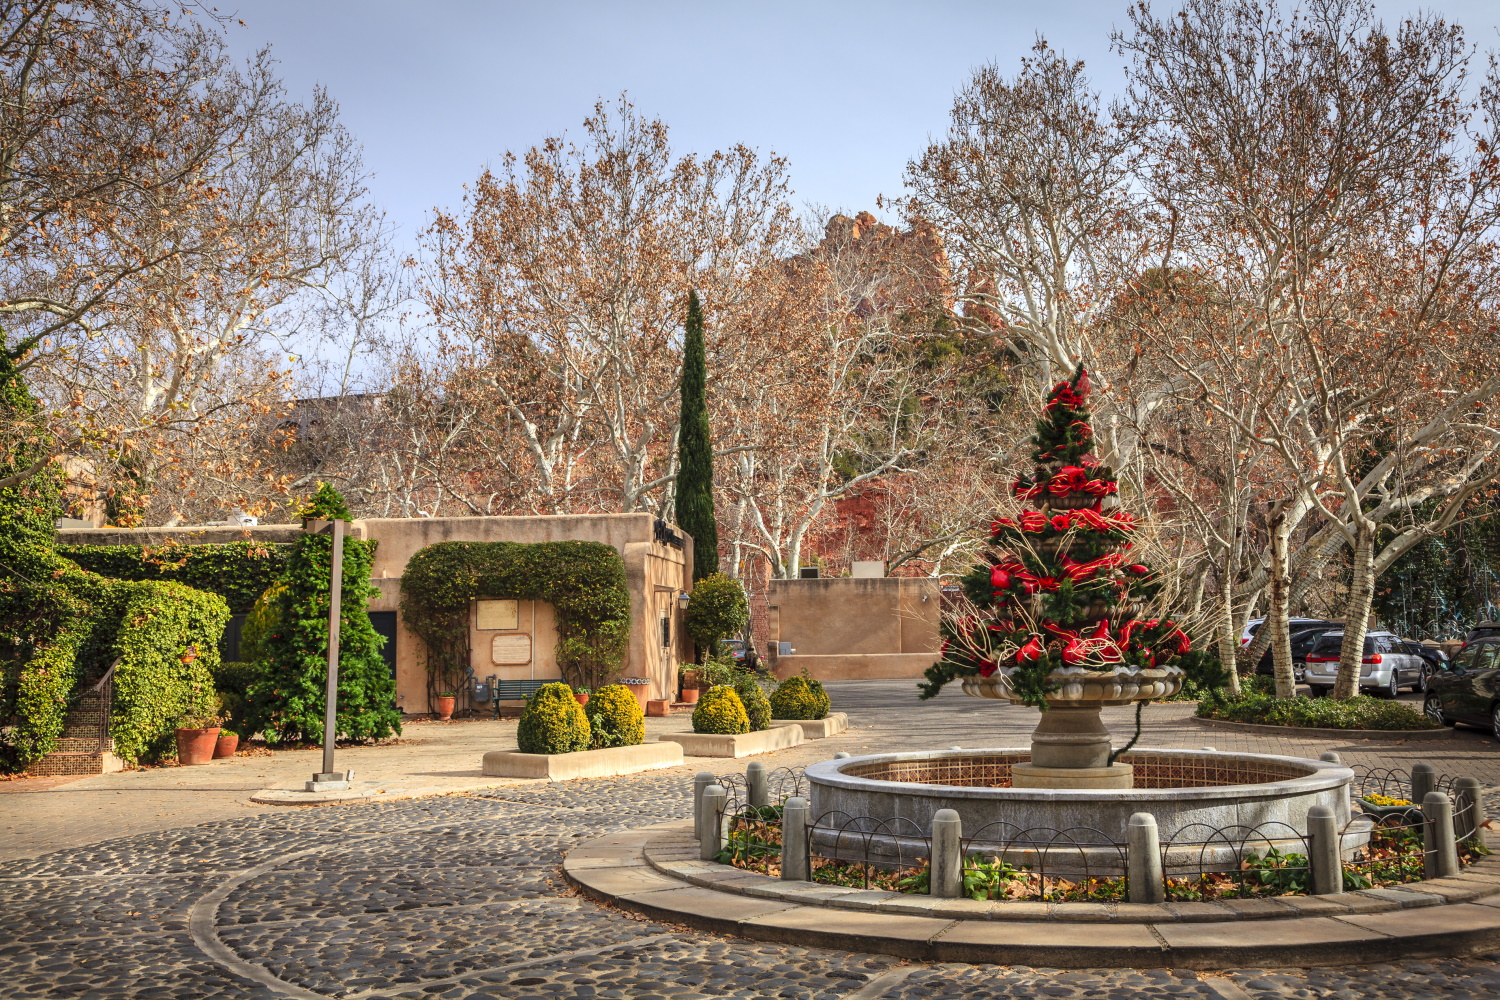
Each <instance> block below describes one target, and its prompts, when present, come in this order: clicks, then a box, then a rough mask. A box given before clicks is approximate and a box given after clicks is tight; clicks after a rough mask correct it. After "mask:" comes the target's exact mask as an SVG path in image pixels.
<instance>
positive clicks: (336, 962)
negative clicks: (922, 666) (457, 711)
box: [0, 682, 1500, 1000]
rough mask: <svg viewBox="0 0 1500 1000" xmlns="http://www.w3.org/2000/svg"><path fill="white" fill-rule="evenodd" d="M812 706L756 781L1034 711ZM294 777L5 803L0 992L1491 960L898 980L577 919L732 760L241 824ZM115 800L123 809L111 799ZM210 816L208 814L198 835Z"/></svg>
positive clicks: (853, 700) (890, 696) (1249, 979)
mask: <svg viewBox="0 0 1500 1000" xmlns="http://www.w3.org/2000/svg"><path fill="white" fill-rule="evenodd" d="M831 688H832V694H833V698H834V701H835V706H836V707H837V708H840V709H843V710H846V711H848V712H849V713H850V716H851V721H852V722H853V723H854V724H855V727H856V728H855V729H854V730H853V731H851V732H850V733H849V734H847V735H845V736H842V737H838V738H835V739H832V740H825V741H819V742H816V743H812V744H808V745H806V746H804V747H799V748H795V749H792V750H787V751H782V752H780V753H777V754H774V755H770V757H769V758H768V759H767V763H768V764H771V765H772V766H783V765H801V764H806V763H809V762H812V761H815V760H821V759H826V758H827V757H828V756H830V755H831V754H832V753H833V752H834V751H835V750H840V749H843V750H848V751H850V752H851V753H855V754H858V753H861V752H875V751H883V750H897V749H918V748H930V747H947V746H955V745H956V746H966V747H979V746H1007V745H1008V746H1024V745H1025V743H1026V736H1027V734H1028V733H1029V732H1030V729H1031V727H1032V725H1034V723H1035V713H1033V712H1030V711H1029V710H1026V709H1021V708H1012V707H1010V706H1004V705H999V704H994V703H988V702H981V701H976V700H971V699H967V698H965V697H963V696H962V695H961V694H959V693H958V692H957V691H953V692H949V693H946V694H944V695H943V696H942V697H941V698H939V699H938V700H936V701H935V702H929V703H919V702H916V701H915V698H914V697H913V695H912V693H911V692H912V688H911V686H910V684H909V683H907V682H861V683H846V684H837V685H832V686H831ZM1190 708H1191V707H1190V706H1186V705H1154V706H1151V707H1150V708H1148V709H1147V712H1146V725H1147V736H1146V738H1144V739H1143V741H1142V743H1143V745H1148V746H1164V747H1200V746H1215V747H1217V748H1219V749H1246V750H1260V751H1263V752H1269V753H1292V754H1302V755H1311V756H1316V755H1317V753H1319V752H1321V751H1322V750H1324V749H1336V750H1338V751H1339V752H1340V753H1341V754H1343V755H1344V759H1345V760H1346V761H1350V762H1354V763H1366V764H1370V765H1372V766H1399V767H1405V766H1409V764H1410V763H1411V762H1412V761H1414V760H1419V759H1420V760H1430V761H1432V762H1433V763H1435V764H1436V765H1437V767H1438V770H1439V771H1441V772H1445V773H1450V774H1471V775H1475V776H1477V777H1479V778H1480V779H1481V781H1482V782H1484V783H1485V784H1486V785H1495V784H1500V769H1497V760H1500V759H1497V752H1500V745H1497V744H1496V743H1495V742H1494V740H1493V739H1492V738H1490V737H1488V736H1487V735H1486V734H1480V733H1477V732H1470V733H1462V734H1460V735H1459V737H1458V738H1456V739H1454V740H1451V741H1443V742H1439V743H1412V744H1406V745H1401V744H1384V743H1370V744H1366V743H1362V742H1359V741H1339V740H1333V741H1306V740H1304V741H1292V740H1283V739H1279V738H1270V737H1258V736H1235V737H1233V738H1231V737H1229V736H1227V735H1226V734H1224V733H1222V732H1220V731H1210V730H1207V729H1203V728H1201V727H1199V726H1197V725H1196V724H1194V723H1192V722H1191V721H1189V720H1188V718H1187V716H1188V715H1189V714H1190ZM1107 719H1108V721H1109V723H1110V725H1111V727H1112V728H1113V729H1114V731H1115V733H1116V735H1117V737H1119V739H1120V740H1121V741H1123V739H1124V738H1125V734H1126V732H1127V729H1128V727H1129V723H1130V710H1128V709H1121V710H1112V711H1110V712H1109V713H1107ZM480 725H482V726H483V727H484V728H482V729H481V728H474V729H472V730H466V729H465V727H463V726H455V727H448V728H447V729H446V730H444V731H443V733H444V735H442V736H432V737H426V736H425V735H423V730H424V727H422V726H413V727H410V730H409V733H408V735H412V736H416V737H418V738H423V739H430V740H431V742H428V743H422V744H408V745H406V746H407V749H406V750H404V751H402V753H403V754H405V755H406V759H407V760H408V761H416V762H424V761H425V763H423V764H422V766H426V767H430V768H431V769H432V770H434V771H439V770H442V769H443V767H440V766H439V762H440V761H451V762H452V764H453V767H452V770H453V771H454V772H455V774H456V776H455V777H454V779H453V780H455V781H459V780H467V779H468V778H470V777H472V775H471V772H472V770H473V767H472V764H470V766H464V765H465V764H466V758H465V757H464V755H465V754H469V753H471V752H475V751H476V749H477V746H470V745H469V744H470V742H473V743H474V744H476V745H482V746H483V748H484V749H495V748H497V746H498V745H499V744H501V743H505V744H506V745H513V736H514V724H513V723H493V722H492V723H484V724H480ZM664 728H686V720H685V719H684V718H682V717H675V718H672V719H667V720H658V721H655V722H653V730H656V731H660V730H661V729H664ZM430 731H432V732H438V731H437V730H435V729H434V730H430ZM455 733H457V734H458V735H454V734H455ZM424 747H425V748H426V749H425V751H424V750H423V748H424ZM397 750H402V748H400V747H397V748H384V751H382V749H381V748H367V749H366V750H360V751H351V755H353V756H354V757H356V758H361V755H362V759H363V761H364V762H365V763H364V764H356V766H367V767H371V768H375V767H387V768H393V767H396V766H397V764H394V763H392V761H397V760H400V759H401V757H402V754H396V753H394V751H397ZM419 751H421V752H419ZM382 753H384V757H382ZM284 758H290V759H289V760H288V759H284ZM312 760H313V758H312V756H311V755H309V754H287V755H278V757H276V758H241V759H239V760H237V761H235V762H232V763H230V764H229V765H227V766H223V767H219V768H195V769H191V770H190V771H184V772H180V773H178V774H177V775H176V780H177V782H178V784H175V785H173V784H170V783H169V784H167V785H165V786H163V785H161V784H159V783H160V782H164V781H166V780H167V777H171V776H172V775H171V772H169V771H156V772H137V773H136V774H137V775H138V777H135V778H132V776H131V775H112V776H104V777H101V778H97V779H88V781H87V782H79V783H74V784H72V785H62V786H60V787H57V788H54V789H52V790H49V791H34V792H20V793H10V794H0V813H3V821H0V827H8V828H9V831H8V832H5V833H4V836H3V837H0V849H3V850H4V851H5V856H6V857H7V858H8V860H6V861H4V862H3V863H0V983H3V984H4V988H3V990H0V995H3V996H4V997H6V998H10V997H90V998H92V997H98V998H135V997H142V998H144V997H182V998H199V997H258V998H269V997H301V998H304V1000H306V998H314V997H329V996H356V997H357V996H371V997H374V996H382V997H383V996H399V997H408V998H412V1000H416V998H419V997H421V998H427V997H444V998H447V997H453V998H460V997H462V998H480V997H494V998H501V997H504V998H523V997H578V998H611V997H620V998H631V1000H657V998H660V1000H666V998H682V1000H691V998H698V997H786V998H815V997H848V998H852V1000H874V998H887V1000H895V998H912V1000H916V998H923V1000H928V998H932V1000H942V998H949V997H952V998H958V997H963V998H966V1000H968V998H975V1000H984V998H991V997H997V998H998V997H1037V996H1044V997H1046V996H1055V997H1090V998H1093V997H1174V996H1175V997H1205V998H1213V997H1219V998H1224V997H1228V998H1234V1000H1239V998H1243V997H1245V996H1252V997H1271V996H1275V997H1282V996H1300V997H1338V998H1349V1000H1353V998H1356V997H1424V998H1425V997H1439V996H1443V997H1452V996H1487V995H1491V994H1492V993H1493V992H1494V991H1495V990H1496V989H1497V988H1500V955H1496V956H1488V957H1481V958H1474V959H1469V960H1465V961H1456V960H1455V961H1442V962H1430V963H1418V962H1399V961H1394V962H1393V964H1390V965H1384V966H1379V967H1375V968H1367V969H1321V970H1320V969H1313V970H1245V971H1242V972H1237V973H1233V974H1232V975H1230V976H1227V977H1224V976H1213V975H1208V974H1200V973H1195V972H1187V971H1175V970H1169V969H1143V970H1115V971H1099V972H1088V971H1084V972H1067V973H1064V972H1058V971H1056V970H1037V969H1028V968H1019V967H1001V966H977V967H976V966H946V965H937V966H927V965H922V964H901V963H899V962H897V961H896V960H893V959H889V958H885V957H877V956H870V955H860V954H847V953H841V952H829V951H820V950H817V949H807V948H795V947H789V946H784V945H772V944H759V943H755V942H749V941H742V940H737V939H726V938H719V937H715V936H712V935H707V934H700V933H696V932H693V931H688V930H685V929H682V928H678V927H671V926H666V925H660V924H655V923H652V922H650V921H646V920H643V919H639V918H637V917H634V916H632V915H628V914H624V913H621V912H619V911H615V910H611V909H608V908H603V907H599V906H596V905H594V904H593V903H590V902H588V901H585V900H582V899H579V898H578V897H577V896H575V895H574V894H572V893H571V892H570V891H569V889H568V888H567V887H566V885H565V884H564V883H563V882H562V880H561V878H560V876H559V875H558V874H557V866H558V864H559V862H560V860H561V858H562V856H563V855H564V854H565V853H566V851H567V850H568V848H569V846H570V845H571V844H572V843H574V842H576V841H577V840H578V839H579V838H585V837H592V836H596V835H599V834H602V833H605V832H608V831H610V830H617V829H623V828H628V827H634V826H641V825H646V824H649V823H654V822H659V821H661V820H665V819H673V818H681V817H685V816H686V815H687V813H688V798H687V793H688V785H689V782H690V778H691V775H692V773H694V772H696V771H698V770H700V769H705V768H706V769H710V770H714V771H717V772H720V773H723V772H725V771H728V770H743V767H744V763H745V762H744V761H739V762H726V761H707V760H693V761H690V762H689V764H688V766H686V767H684V768H681V769H674V770H672V771H666V772H654V773H650V774H645V775H638V776H633V777H628V778H616V779H602V780H596V781H578V782H565V783H560V784H550V783H511V784H507V785H505V786H503V787H497V788H494V789H491V790H488V791H479V792H468V793H464V794H457V795H449V796H444V797H438V798H426V799H413V800H406V801H399V802H380V803H373V804H361V805H349V806H330V807H323V808H295V809H289V808H280V809H274V808H262V807H256V808H251V807H249V806H247V805H244V804H243V801H242V800H243V798H244V796H245V795H247V794H248V792H249V791H250V790H253V788H254V787H260V785H263V784H264V783H265V779H264V778H262V777H260V776H261V775H263V774H270V773H272V772H271V771H270V770H266V768H267V767H268V766H269V765H272V764H274V765H275V766H276V767H286V768H288V771H287V773H288V774H292V773H297V772H299V771H300V770H302V769H305V768H306V766H307V764H308V763H310V762H312ZM382 761H384V763H382ZM445 766H446V765H445ZM257 768H259V769H260V770H256V769H257ZM164 775H165V776H167V777H163V776H164ZM132 781H135V782H137V783H136V784H134V785H131V784H130V783H131V782H132ZM119 784H123V785H124V786H125V787H124V788H120V787H112V785H119ZM79 786H83V787H82V789H81V790H80V789H79ZM69 789H75V791H72V792H70V791H69ZM110 796H114V797H117V798H124V799H125V800H126V801H127V802H128V803H131V804H133V807H134V808H135V809H137V810H139V811H140V813H141V815H140V818H139V821H138V823H137V826H135V827H132V828H130V829H129V830H123V831H122V830H121V829H119V828H117V827H112V825H111V820H110V818H109V817H111V816H125V815H127V814H128V813H129V809H130V808H131V806H128V805H123V804H122V805H120V806H117V807H113V808H112V809H111V810H104V809H103V807H101V810H102V811H101V812H100V813H96V814H93V815H95V816H96V817H99V816H102V817H103V818H96V820H95V821H94V822H93V823H91V824H89V825H87V826H85V825H83V824H81V823H78V822H70V821H69V819H68V815H69V813H71V812H74V809H73V807H72V804H73V803H81V802H90V801H94V800H95V799H100V800H102V799H105V798H107V797H110ZM91 797H92V798H91ZM49 802H51V803H56V804H48V803H49ZM205 802H207V803H209V808H211V809H216V810H218V811H219V815H217V816H216V817H215V818H214V819H212V821H210V822H206V823H203V822H200V820H202V819H204V818H205V817H204V816H203V812H202V810H203V808H204V806H203V803H205ZM28 811H29V812H30V813H32V815H30V816H28V815H25V813H27V812H28ZM89 815H90V814H87V813H85V814H84V817H82V818H83V819H87V817H88V816H89ZM75 818H76V817H75ZM122 833H126V834H127V835H124V836H122V835H121V834H122ZM23 841H25V842H23ZM1417 916H1418V915H1414V919H1415V918H1417ZM831 919H836V915H831ZM1392 958H1393V959H1397V958H1399V956H1392Z"/></svg>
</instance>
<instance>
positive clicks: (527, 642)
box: [490, 632, 531, 667]
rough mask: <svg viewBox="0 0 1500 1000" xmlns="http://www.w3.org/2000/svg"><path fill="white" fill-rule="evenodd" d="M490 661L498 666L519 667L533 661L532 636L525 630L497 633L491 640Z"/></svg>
mask: <svg viewBox="0 0 1500 1000" xmlns="http://www.w3.org/2000/svg"><path fill="white" fill-rule="evenodd" d="M490 662H491V663H493V664H495V665H496V666H497V667H507V666H508V667H517V666H522V665H524V664H527V663H530V662H531V636H529V635H527V634H526V633H524V632H512V633H509V634H506V635H497V636H495V638H494V639H492V640H491V641H490Z"/></svg>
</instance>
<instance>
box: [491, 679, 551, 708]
mask: <svg viewBox="0 0 1500 1000" xmlns="http://www.w3.org/2000/svg"><path fill="white" fill-rule="evenodd" d="M551 683H553V681H496V682H495V714H496V715H497V716H498V715H499V714H500V703H501V702H505V701H526V700H527V699H528V698H530V697H531V696H532V695H533V694H534V693H535V692H536V689H537V688H539V687H541V686H542V685H543V684H551Z"/></svg>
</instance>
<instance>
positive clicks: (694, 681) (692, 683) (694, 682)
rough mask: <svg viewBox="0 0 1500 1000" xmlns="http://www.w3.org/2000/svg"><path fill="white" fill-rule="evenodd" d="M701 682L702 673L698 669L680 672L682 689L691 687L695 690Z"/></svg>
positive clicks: (685, 689)
mask: <svg viewBox="0 0 1500 1000" xmlns="http://www.w3.org/2000/svg"><path fill="white" fill-rule="evenodd" d="M702 684H703V673H702V671H699V670H684V671H683V672H682V690H683V691H687V690H689V689H692V690H694V691H697V690H699V689H700V686H701V685H702Z"/></svg>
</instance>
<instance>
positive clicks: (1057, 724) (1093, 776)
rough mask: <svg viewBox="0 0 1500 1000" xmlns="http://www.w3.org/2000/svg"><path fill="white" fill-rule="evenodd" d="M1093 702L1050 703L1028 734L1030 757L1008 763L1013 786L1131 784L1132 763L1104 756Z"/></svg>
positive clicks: (1105, 738)
mask: <svg viewBox="0 0 1500 1000" xmlns="http://www.w3.org/2000/svg"><path fill="white" fill-rule="evenodd" d="M1099 708H1100V706H1098V705H1066V706H1063V705H1050V706H1048V708H1047V711H1045V712H1043V713H1042V718H1041V721H1040V722H1039V723H1037V727H1036V729H1035V730H1034V731H1033V732H1032V734H1031V761H1030V763H1026V764H1016V765H1014V766H1013V767H1011V769H1010V784H1011V787H1012V788H1131V787H1133V786H1134V778H1135V768H1133V767H1131V766H1130V765H1129V764H1111V763H1110V762H1109V754H1110V738H1109V730H1108V729H1106V728H1105V727H1104V722H1103V720H1102V719H1100V718H1099Z"/></svg>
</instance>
